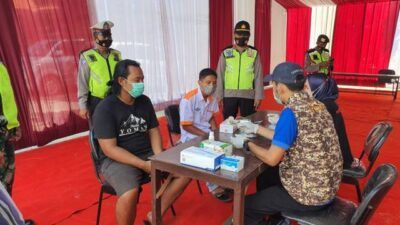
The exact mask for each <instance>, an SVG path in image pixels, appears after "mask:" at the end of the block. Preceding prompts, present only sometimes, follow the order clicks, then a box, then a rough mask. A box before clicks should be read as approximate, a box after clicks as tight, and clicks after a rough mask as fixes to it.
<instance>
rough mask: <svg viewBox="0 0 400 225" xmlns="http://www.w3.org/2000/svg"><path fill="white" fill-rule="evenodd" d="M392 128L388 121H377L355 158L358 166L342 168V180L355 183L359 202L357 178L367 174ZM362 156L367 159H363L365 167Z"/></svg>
mask: <svg viewBox="0 0 400 225" xmlns="http://www.w3.org/2000/svg"><path fill="white" fill-rule="evenodd" d="M392 129H393V126H392V124H390V123H389V122H379V123H378V124H376V125H375V126H374V127H373V128H372V130H371V131H370V132H369V134H368V136H367V138H366V140H365V142H364V147H363V150H362V152H361V155H360V157H358V159H355V160H358V161H359V164H358V166H356V167H352V168H348V169H344V170H343V178H342V181H343V183H346V184H352V185H355V187H356V190H357V197H358V201H359V202H360V201H361V199H362V198H361V190H360V184H359V181H358V180H359V179H361V178H364V177H366V176H368V174H369V172H370V171H371V168H372V166H373V165H374V163H375V161H376V159H377V158H378V155H379V151H380V149H381V147H382V146H383V143H385V141H386V139H387V138H388V136H389V134H390V132H391V131H392ZM364 156H365V157H367V160H364V161H366V163H367V164H366V165H367V167H365V165H364V162H363V161H362V160H363V158H364Z"/></svg>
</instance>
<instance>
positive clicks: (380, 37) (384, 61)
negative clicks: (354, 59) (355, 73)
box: [359, 1, 400, 73]
mask: <svg viewBox="0 0 400 225" xmlns="http://www.w3.org/2000/svg"><path fill="white" fill-rule="evenodd" d="M399 6H400V2H399V1H386V2H375V3H367V4H366V7H365V17H364V18H365V20H364V29H363V40H362V47H361V59H360V66H359V72H361V73H378V71H379V70H380V69H388V66H389V59H390V54H391V51H392V46H393V40H394V35H395V31H396V24H397V18H398V15H399Z"/></svg>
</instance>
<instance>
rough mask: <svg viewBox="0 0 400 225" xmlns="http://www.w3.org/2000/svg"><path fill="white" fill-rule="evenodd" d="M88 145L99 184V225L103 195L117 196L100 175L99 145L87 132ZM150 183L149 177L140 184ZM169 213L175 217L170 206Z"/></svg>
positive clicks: (91, 134)
mask: <svg viewBox="0 0 400 225" xmlns="http://www.w3.org/2000/svg"><path fill="white" fill-rule="evenodd" d="M89 144H90V156H91V158H92V162H93V166H94V170H95V174H96V177H97V180H98V181H99V182H100V185H101V187H100V194H99V205H98V207H97V217H96V225H99V224H100V214H101V205H102V202H103V194H104V193H106V194H110V195H117V193H116V192H115V190H114V188H113V187H112V186H111V185H110V184H108V183H107V181H106V180H105V179H104V177H103V175H102V174H101V169H100V166H101V164H100V151H101V148H100V145H99V142H98V141H97V139H96V138H95V137H94V134H93V132H92V131H90V132H89ZM150 181H151V179H150V178H149V177H146V178H145V179H143V180H142V181H141V182H140V183H141V184H142V185H143V184H147V183H149V182H150ZM141 192H142V188H140V189H139V197H140V193H141ZM139 197H138V202H139ZM171 211H172V214H173V215H174V216H176V213H175V209H174V207H173V206H172V205H171Z"/></svg>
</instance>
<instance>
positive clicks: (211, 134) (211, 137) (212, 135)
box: [208, 131, 215, 141]
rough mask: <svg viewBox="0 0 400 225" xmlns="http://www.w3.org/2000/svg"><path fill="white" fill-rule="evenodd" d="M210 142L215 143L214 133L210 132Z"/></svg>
mask: <svg viewBox="0 0 400 225" xmlns="http://www.w3.org/2000/svg"><path fill="white" fill-rule="evenodd" d="M208 140H209V141H214V140H215V139H214V131H210V133H209V134H208Z"/></svg>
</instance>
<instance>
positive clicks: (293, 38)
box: [277, 0, 311, 66]
mask: <svg viewBox="0 0 400 225" xmlns="http://www.w3.org/2000/svg"><path fill="white" fill-rule="evenodd" d="M277 2H278V3H279V4H281V5H282V6H283V7H284V8H285V9H287V34H286V60H287V61H290V62H295V63H297V64H299V65H301V66H304V56H305V53H306V51H307V50H308V48H309V42H310V29H311V8H310V7H307V6H306V5H304V4H303V3H302V2H301V1H299V0H277Z"/></svg>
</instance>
